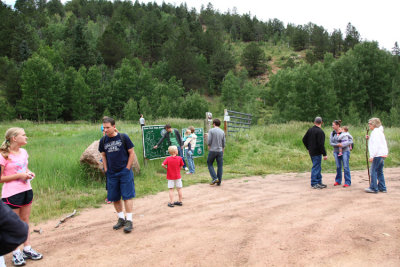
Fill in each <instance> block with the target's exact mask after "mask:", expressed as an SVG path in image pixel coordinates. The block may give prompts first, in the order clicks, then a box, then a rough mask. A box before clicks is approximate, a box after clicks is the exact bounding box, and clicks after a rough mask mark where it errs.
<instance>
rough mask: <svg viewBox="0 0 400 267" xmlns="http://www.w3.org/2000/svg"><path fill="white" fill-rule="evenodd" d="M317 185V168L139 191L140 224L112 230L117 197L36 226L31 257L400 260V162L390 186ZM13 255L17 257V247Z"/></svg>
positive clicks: (82, 261) (168, 262)
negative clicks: (180, 200) (172, 201)
mask: <svg viewBox="0 0 400 267" xmlns="http://www.w3.org/2000/svg"><path fill="white" fill-rule="evenodd" d="M323 176H324V177H323V181H324V182H325V183H327V184H328V188H327V189H323V190H315V189H311V188H310V185H309V173H300V174H296V173H289V174H281V175H268V176H266V177H247V178H242V179H238V180H229V181H224V183H223V185H222V186H220V187H217V186H210V185H206V184H200V185H195V186H190V187H187V188H184V189H183V194H184V205H183V206H182V207H174V208H169V207H167V205H166V204H167V200H168V195H167V192H162V193H159V194H157V195H155V196H149V197H145V198H142V199H136V200H135V202H134V203H135V204H134V205H135V213H134V231H133V232H132V233H131V234H124V233H123V231H122V230H119V231H113V230H112V225H113V224H114V223H115V222H116V214H115V213H114V211H113V207H112V205H103V206H102V207H101V208H99V209H90V210H84V211H81V212H80V214H79V215H78V216H76V217H74V218H71V219H70V220H68V221H67V222H66V223H64V224H62V225H61V226H60V227H59V228H57V229H55V228H54V226H55V225H56V224H57V222H58V220H54V221H49V222H46V223H44V224H40V225H37V226H35V227H34V228H42V229H43V231H44V232H43V234H41V235H39V234H37V233H33V234H32V244H33V247H34V248H36V249H37V250H38V251H40V252H42V253H43V254H44V258H43V260H41V261H38V262H33V261H28V262H27V266H288V265H295V266H378V265H379V266H400V168H393V169H385V177H386V180H387V187H388V193H386V194H384V193H380V194H366V193H364V192H363V189H364V188H365V187H367V185H368V178H367V174H366V171H355V172H352V181H353V184H352V186H351V187H350V188H343V187H333V186H332V184H333V182H334V174H323ZM6 260H7V264H8V265H9V266H12V264H11V259H10V255H7V256H6Z"/></svg>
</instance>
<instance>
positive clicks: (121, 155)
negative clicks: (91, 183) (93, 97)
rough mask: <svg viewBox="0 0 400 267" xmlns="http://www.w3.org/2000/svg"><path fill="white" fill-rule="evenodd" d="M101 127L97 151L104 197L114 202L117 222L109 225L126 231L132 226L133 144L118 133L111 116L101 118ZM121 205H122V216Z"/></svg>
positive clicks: (133, 194)
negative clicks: (105, 182)
mask: <svg viewBox="0 0 400 267" xmlns="http://www.w3.org/2000/svg"><path fill="white" fill-rule="evenodd" d="M103 127H104V131H105V136H104V137H103V138H104V139H101V140H100V143H99V152H100V153H101V157H102V160H103V167H104V171H105V173H106V175H107V189H108V190H107V199H108V200H109V201H111V202H113V203H114V208H115V210H116V212H117V214H118V222H117V224H116V225H114V226H113V229H114V230H118V229H120V228H122V227H123V226H125V227H124V232H125V233H130V232H131V231H132V228H133V226H132V211H133V198H134V197H135V183H134V181H133V172H132V163H133V159H134V156H135V155H134V151H133V147H134V145H133V143H132V141H131V140H130V139H129V137H128V136H127V135H126V134H120V133H118V132H117V131H116V128H115V120H114V119H112V118H110V117H106V118H104V119H103ZM122 135H124V136H122ZM121 197H122V200H123V203H122V201H121ZM123 206H125V212H126V219H125V214H124V212H123Z"/></svg>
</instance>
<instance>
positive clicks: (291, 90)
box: [269, 63, 338, 121]
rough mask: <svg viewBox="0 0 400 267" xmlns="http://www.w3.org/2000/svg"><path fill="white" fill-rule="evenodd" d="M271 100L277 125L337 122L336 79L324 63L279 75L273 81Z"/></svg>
mask: <svg viewBox="0 0 400 267" xmlns="http://www.w3.org/2000/svg"><path fill="white" fill-rule="evenodd" d="M270 88H271V90H270V91H269V97H270V98H271V100H270V101H272V102H273V103H275V104H274V106H275V108H276V111H277V113H276V114H275V120H276V121H289V120H309V121H312V119H313V118H314V117H315V116H316V115H321V116H322V117H323V118H324V119H325V120H326V119H327V120H331V119H333V118H334V117H335V116H336V114H337V110H338V106H336V103H337V100H336V95H335V92H334V87H333V78H332V76H331V74H330V73H329V71H327V70H326V69H325V68H324V67H323V65H322V64H321V63H316V64H314V65H312V66H310V65H301V66H299V67H296V68H294V69H286V70H284V71H280V72H278V74H277V75H275V76H273V77H272V78H271V81H270Z"/></svg>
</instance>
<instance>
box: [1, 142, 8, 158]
mask: <svg viewBox="0 0 400 267" xmlns="http://www.w3.org/2000/svg"><path fill="white" fill-rule="evenodd" d="M0 154H1V155H2V156H3V157H4V158H5V159H8V155H9V154H10V140H5V141H4V142H3V143H2V144H1V146H0Z"/></svg>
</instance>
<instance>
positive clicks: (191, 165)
mask: <svg viewBox="0 0 400 267" xmlns="http://www.w3.org/2000/svg"><path fill="white" fill-rule="evenodd" d="M185 152H186V160H187V163H188V167H189V172H190V173H194V159H193V150H189V149H187V150H185Z"/></svg>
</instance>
